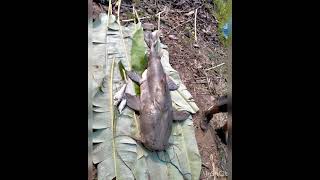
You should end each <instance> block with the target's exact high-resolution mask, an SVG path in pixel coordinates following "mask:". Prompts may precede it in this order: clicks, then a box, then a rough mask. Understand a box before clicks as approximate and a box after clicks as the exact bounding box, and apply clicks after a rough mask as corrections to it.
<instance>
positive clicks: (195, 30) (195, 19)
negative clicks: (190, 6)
mask: <svg viewBox="0 0 320 180" xmlns="http://www.w3.org/2000/svg"><path fill="white" fill-rule="evenodd" d="M197 12H198V8H197V9H196V12H195V13H194V39H195V41H196V42H197Z"/></svg>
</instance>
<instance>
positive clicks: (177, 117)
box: [172, 109, 190, 121]
mask: <svg viewBox="0 0 320 180" xmlns="http://www.w3.org/2000/svg"><path fill="white" fill-rule="evenodd" d="M172 114H173V120H174V121H184V120H186V119H188V117H189V116H190V113H189V112H188V111H177V110H175V109H174V110H173V111H172Z"/></svg>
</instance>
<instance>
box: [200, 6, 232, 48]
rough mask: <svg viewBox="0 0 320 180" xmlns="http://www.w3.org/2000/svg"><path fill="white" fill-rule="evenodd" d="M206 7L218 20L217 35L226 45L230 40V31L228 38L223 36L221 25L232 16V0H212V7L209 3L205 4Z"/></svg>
mask: <svg viewBox="0 0 320 180" xmlns="http://www.w3.org/2000/svg"><path fill="white" fill-rule="evenodd" d="M206 7H207V9H209V11H210V12H211V13H212V15H213V16H214V17H215V18H216V19H217V20H218V32H219V34H218V36H219V40H220V42H221V43H222V44H223V45H225V46H228V45H229V44H230V43H231V41H232V33H231V34H230V36H229V37H228V39H226V38H224V36H223V25H224V24H225V23H226V22H227V21H228V20H229V17H230V16H232V0H213V9H212V7H210V6H209V5H206Z"/></svg>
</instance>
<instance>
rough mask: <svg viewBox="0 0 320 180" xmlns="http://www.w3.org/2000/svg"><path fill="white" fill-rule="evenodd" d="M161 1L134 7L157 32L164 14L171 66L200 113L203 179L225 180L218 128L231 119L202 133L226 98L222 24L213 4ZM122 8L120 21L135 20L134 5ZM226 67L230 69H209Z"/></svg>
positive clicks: (217, 119) (219, 118)
mask: <svg viewBox="0 0 320 180" xmlns="http://www.w3.org/2000/svg"><path fill="white" fill-rule="evenodd" d="M135 2H138V1H135ZM156 2H157V3H154V2H153V1H148V3H145V2H144V1H143V0H141V1H139V3H138V4H136V5H135V9H136V10H137V11H138V13H139V16H140V18H144V17H150V18H144V19H141V22H142V23H151V24H153V25H154V26H155V27H156V28H157V27H158V19H157V18H156V17H154V15H155V14H156V13H158V12H161V11H164V12H163V13H162V14H161V24H160V29H161V30H162V32H163V36H162V39H161V40H162V42H163V43H164V44H166V45H167V46H168V51H169V55H170V63H171V65H172V67H173V68H174V69H176V70H177V71H178V72H179V74H180V77H181V79H182V81H183V83H184V84H185V85H186V86H187V88H188V90H189V91H190V93H191V94H192V96H193V98H194V100H195V102H196V104H197V105H198V107H199V109H200V110H199V112H197V113H196V114H195V115H193V120H194V126H195V133H196V139H197V142H198V147H199V151H200V155H201V158H202V171H201V177H200V179H213V176H212V173H218V176H219V175H220V178H225V177H224V175H227V165H226V159H227V147H226V146H225V145H224V144H223V143H221V140H220V138H219V137H218V136H217V135H216V132H215V130H214V129H215V128H218V127H221V126H223V124H224V123H225V122H226V120H227V118H228V117H227V115H226V114H216V115H214V118H213V119H212V120H211V122H210V123H209V126H208V128H207V131H203V130H202V129H201V128H200V123H201V121H202V120H203V112H204V111H205V110H207V109H208V108H209V107H210V106H212V105H214V104H213V103H214V100H215V98H217V97H219V96H222V95H224V94H226V93H227V70H228V68H230V67H229V63H228V62H226V59H225V58H226V54H227V52H226V49H225V48H223V47H222V45H221V44H220V43H219V41H218V37H217V22H216V20H215V18H214V17H213V15H212V13H210V12H211V10H210V9H211V8H212V4H210V3H208V2H207V3H204V2H202V1H199V2H197V1H196V2H194V1H190V0H184V3H183V4H179V2H180V1H165V0H162V1H161V0H158V1H156ZM191 2H192V3H191ZM123 4H124V6H122V7H121V8H122V10H121V11H122V13H121V15H122V17H121V19H122V20H124V19H131V18H132V16H131V15H130V14H131V12H132V5H131V3H129V2H126V1H124V2H123ZM96 7H97V6H96ZM195 8H198V11H197V41H195V37H194V31H195V30H194V14H191V13H190V14H191V15H186V13H189V12H191V11H193V10H195ZM104 9H107V8H104ZM113 12H116V11H113ZM124 24H125V23H124V22H123V25H124ZM221 63H225V64H224V65H221V66H219V67H216V68H213V69H211V70H206V69H208V68H212V67H214V66H217V65H219V64H221ZM216 175H217V174H216ZM218 179H219V178H218Z"/></svg>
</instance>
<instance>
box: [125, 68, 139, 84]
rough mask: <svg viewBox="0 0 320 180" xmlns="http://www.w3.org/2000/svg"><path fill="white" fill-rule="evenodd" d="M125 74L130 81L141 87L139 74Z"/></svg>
mask: <svg viewBox="0 0 320 180" xmlns="http://www.w3.org/2000/svg"><path fill="white" fill-rule="evenodd" d="M127 74H128V76H129V78H130V79H131V80H132V81H134V82H136V83H138V84H139V85H141V77H140V75H139V74H137V73H136V72H133V71H127Z"/></svg>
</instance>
